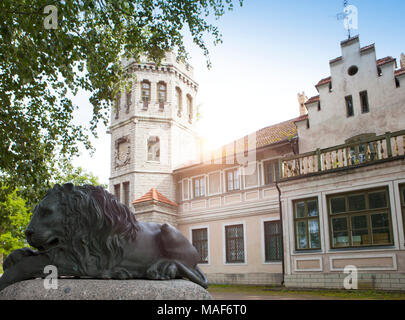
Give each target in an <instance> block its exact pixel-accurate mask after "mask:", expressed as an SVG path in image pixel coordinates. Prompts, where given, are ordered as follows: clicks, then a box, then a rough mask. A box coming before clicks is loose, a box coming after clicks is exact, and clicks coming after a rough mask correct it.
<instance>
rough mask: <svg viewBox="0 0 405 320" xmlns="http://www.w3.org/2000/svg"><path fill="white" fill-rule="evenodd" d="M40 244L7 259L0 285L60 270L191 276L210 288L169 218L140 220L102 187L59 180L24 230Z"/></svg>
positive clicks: (99, 275)
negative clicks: (162, 221) (47, 270)
mask: <svg viewBox="0 0 405 320" xmlns="http://www.w3.org/2000/svg"><path fill="white" fill-rule="evenodd" d="M25 234H26V237H27V240H28V243H29V244H30V245H31V246H32V247H34V248H36V249H38V250H37V251H34V250H31V249H29V248H22V249H18V250H15V251H13V252H12V253H11V254H9V255H8V256H7V258H6V259H5V261H4V263H3V269H4V274H3V276H2V277H1V278H0V291H1V290H3V289H4V288H5V287H7V286H9V285H11V284H13V283H15V282H18V281H22V280H28V279H32V278H38V277H45V276H46V275H45V274H44V268H45V266H47V265H54V266H56V267H57V270H58V276H66V277H78V278H80V277H85V278H100V279H137V278H138V279H139V278H142V279H153V280H168V279H175V278H187V279H189V280H191V281H193V282H195V283H197V284H199V285H200V286H202V287H204V288H207V287H208V284H207V279H206V277H205V275H204V273H203V272H202V271H201V270H200V268H199V267H198V266H197V263H198V261H199V259H200V258H199V254H198V252H197V250H196V249H195V248H194V247H193V246H192V245H191V243H190V242H189V241H188V240H187V239H186V238H185V237H184V236H183V235H182V234H181V233H180V232H179V231H178V230H177V229H175V228H174V227H172V226H170V225H169V224H157V223H146V222H140V221H137V220H136V219H135V217H134V215H133V214H132V213H131V212H130V210H129V209H128V207H126V206H125V205H124V204H122V203H120V202H119V201H117V200H116V199H115V197H114V196H113V195H112V194H110V193H109V192H107V191H106V190H105V189H103V188H102V187H94V186H90V185H84V186H73V185H72V184H65V185H63V186H60V185H55V186H54V188H53V189H50V190H48V192H47V194H46V195H45V197H44V198H43V199H42V201H41V202H40V203H39V204H38V205H37V206H36V207H35V208H34V211H33V215H32V218H31V221H30V223H29V225H28V227H27V229H26V231H25Z"/></svg>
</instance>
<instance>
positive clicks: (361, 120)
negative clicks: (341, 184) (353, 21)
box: [297, 38, 405, 153]
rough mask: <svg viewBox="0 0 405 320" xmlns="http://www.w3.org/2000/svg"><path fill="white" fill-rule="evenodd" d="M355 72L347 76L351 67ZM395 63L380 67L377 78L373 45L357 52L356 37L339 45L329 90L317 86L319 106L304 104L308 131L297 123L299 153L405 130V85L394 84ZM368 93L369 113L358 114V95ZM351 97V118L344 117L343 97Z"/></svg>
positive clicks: (304, 124)
mask: <svg viewBox="0 0 405 320" xmlns="http://www.w3.org/2000/svg"><path fill="white" fill-rule="evenodd" d="M353 65H355V66H357V67H358V73H357V74H356V75H354V76H350V75H348V73H347V72H348V69H349V68H350V67H351V66H353ZM394 69H395V64H394V62H390V63H387V64H384V65H383V66H381V71H382V75H381V76H379V75H378V72H377V65H376V53H375V49H374V46H372V47H370V49H368V50H360V42H359V39H358V38H354V39H353V40H352V41H350V42H349V43H346V44H342V59H340V60H339V59H338V60H337V61H335V62H333V63H331V64H330V73H331V77H332V91H329V84H328V83H327V84H324V85H321V86H319V87H318V91H319V95H320V104H321V109H320V111H318V107H317V106H318V103H317V102H314V103H311V104H308V105H306V106H307V108H308V116H309V124H310V128H309V129H308V128H307V123H306V120H305V121H301V122H298V123H297V128H298V136H299V150H300V153H305V152H310V151H314V150H316V149H317V148H321V149H322V148H327V147H330V146H335V145H339V144H343V143H345V140H346V139H348V138H351V137H353V136H356V135H359V134H363V133H376V134H377V135H380V134H384V133H385V132H387V131H398V130H402V129H404V123H405V113H404V111H405V86H404V85H402V86H400V87H399V88H397V87H396V85H395V77H394ZM363 90H367V93H368V100H369V110H370V111H369V112H368V113H361V105H360V96H359V93H360V92H361V91H363ZM348 95H352V97H353V104H354V116H352V117H347V114H346V103H345V97H346V96H348Z"/></svg>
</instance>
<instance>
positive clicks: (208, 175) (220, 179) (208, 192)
mask: <svg viewBox="0 0 405 320" xmlns="http://www.w3.org/2000/svg"><path fill="white" fill-rule="evenodd" d="M214 174H218V175H219V192H214V193H211V181H210V177H211V175H214ZM218 194H222V172H221V170H217V171H212V172H209V173H208V174H207V195H208V196H213V195H218Z"/></svg>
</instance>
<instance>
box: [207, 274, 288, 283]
mask: <svg viewBox="0 0 405 320" xmlns="http://www.w3.org/2000/svg"><path fill="white" fill-rule="evenodd" d="M205 275H206V276H207V279H208V283H213V284H249V285H276V286H279V285H281V282H282V280H283V277H282V274H281V273H264V272H263V273H260V272H257V273H206V274H205Z"/></svg>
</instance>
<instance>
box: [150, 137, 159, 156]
mask: <svg viewBox="0 0 405 320" xmlns="http://www.w3.org/2000/svg"><path fill="white" fill-rule="evenodd" d="M148 161H160V140H159V137H157V136H151V137H149V138H148Z"/></svg>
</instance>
